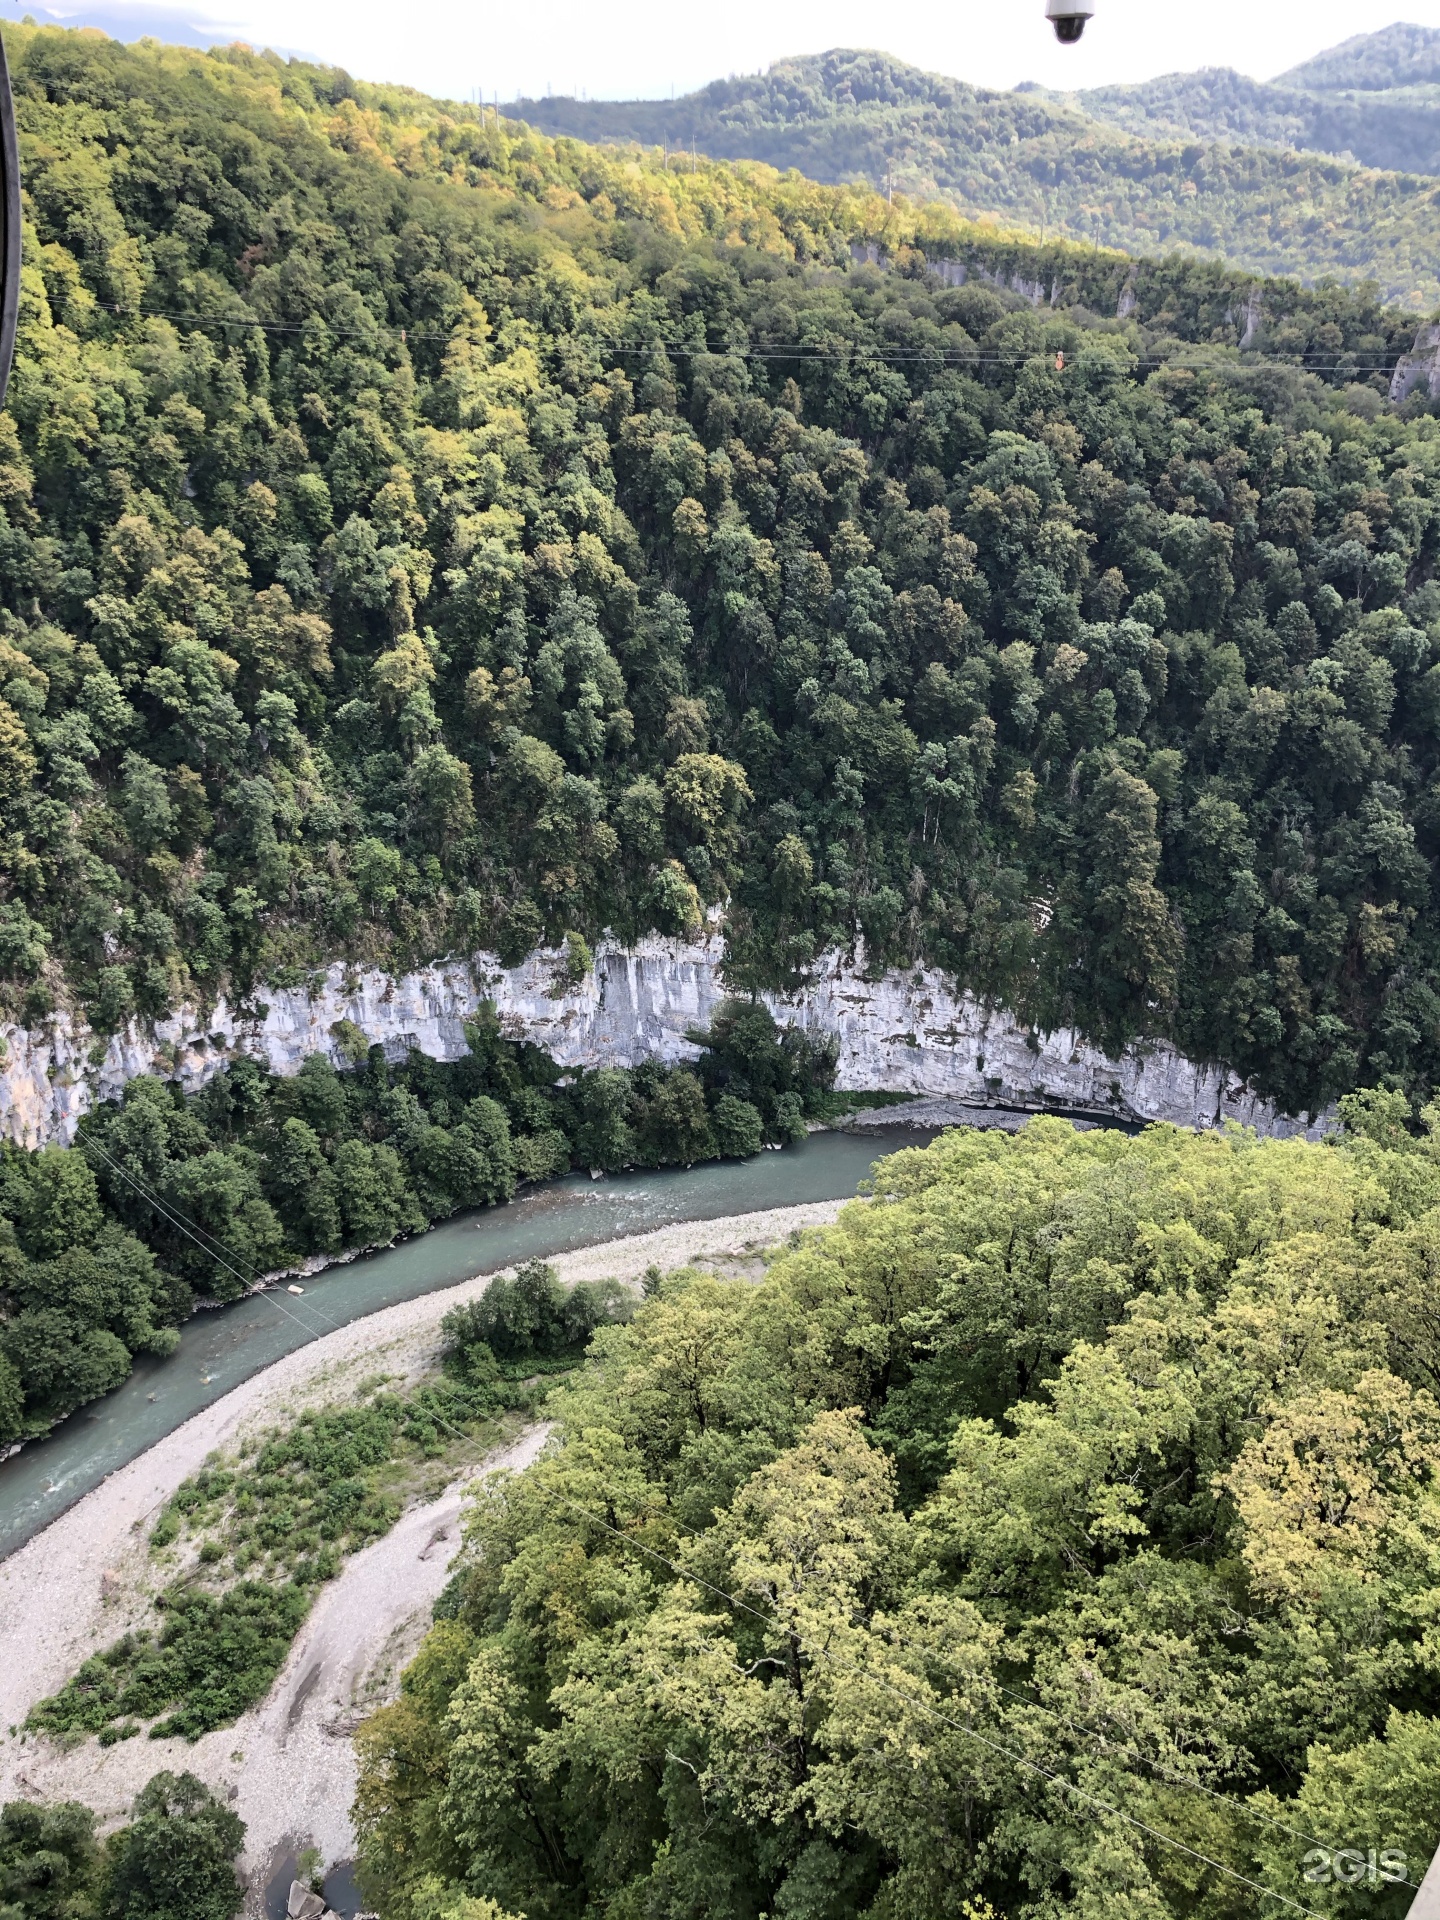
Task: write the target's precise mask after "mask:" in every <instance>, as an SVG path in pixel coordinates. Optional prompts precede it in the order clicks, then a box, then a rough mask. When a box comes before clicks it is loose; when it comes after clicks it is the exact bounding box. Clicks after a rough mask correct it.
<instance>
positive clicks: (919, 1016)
mask: <svg viewBox="0 0 1440 1920" xmlns="http://www.w3.org/2000/svg"><path fill="white" fill-rule="evenodd" d="M722 957H723V944H722V940H721V936H720V934H719V933H718V932H717V931H712V932H710V933H709V934H708V935H707V936H706V937H705V938H703V939H699V940H695V941H684V940H665V939H660V938H658V937H652V938H649V939H645V940H642V941H640V942H639V943H638V944H637V945H636V946H634V947H632V948H628V949H627V948H624V947H621V946H619V945H617V944H615V943H613V942H604V943H602V944H601V945H600V947H599V948H598V949H597V952H596V956H595V970H594V972H593V973H592V974H591V975H590V976H589V977H588V978H587V979H586V980H585V981H584V982H583V984H582V985H580V986H579V987H578V988H576V989H575V990H574V991H567V992H565V993H563V994H561V995H559V996H558V997H557V996H556V994H555V992H554V980H555V975H556V968H557V963H558V956H557V955H556V954H554V953H547V952H544V951H541V952H537V953H534V954H532V955H531V956H530V958H529V959H528V960H526V961H525V963H524V965H523V966H519V967H509V968H507V967H502V966H501V964H500V962H499V961H498V960H497V959H496V958H495V957H494V955H491V954H483V953H482V954H477V955H476V956H475V957H474V958H473V959H472V960H470V961H469V962H464V961H447V962H444V963H441V964H437V965H435V966H430V967H422V968H421V969H420V970H419V971H417V972H415V973H410V974H406V975H404V976H403V977H400V978H398V979H397V978H392V977H391V976H389V975H387V974H385V973H382V972H380V971H379V970H376V969H351V968H347V967H345V966H343V965H340V964H336V965H335V966H332V967H331V968H330V969H329V970H328V971H327V972H326V973H325V974H324V975H323V976H321V977H320V979H319V980H318V982H316V983H315V984H314V986H313V987H312V988H310V989H307V988H304V987H295V988H285V989H279V988H273V989H269V990H267V991H265V992H264V993H263V994H262V995H260V996H257V1003H256V1004H255V1005H254V1006H253V1007H252V1008H251V1009H250V1010H248V1011H242V1010H232V1009H231V1008H229V1007H228V1006H227V1005H226V1003H225V1002H224V1001H223V1000H222V1001H221V1002H220V1003H219V1005H218V1006H217V1007H216V1008H215V1009H214V1011H213V1012H212V1013H210V1014H209V1015H207V1016H206V1017H205V1018H203V1019H201V1018H200V1017H199V1016H198V1015H197V1014H196V1013H195V1012H193V1011H187V1010H182V1011H181V1012H180V1013H178V1014H176V1015H174V1016H172V1017H171V1018H169V1019H167V1020H163V1021H161V1022H159V1023H158V1025H157V1026H156V1027H155V1028H154V1029H153V1030H149V1029H141V1028H140V1027H138V1026H136V1025H133V1024H132V1025H131V1026H129V1027H127V1028H126V1029H125V1031H124V1032H123V1033H120V1034H117V1035H115V1036H113V1037H111V1038H110V1039H108V1040H106V1039H102V1038H98V1037H97V1036H95V1035H93V1034H92V1033H91V1031H90V1029H89V1028H88V1027H87V1026H85V1025H84V1024H83V1022H77V1021H75V1020H73V1019H72V1018H70V1017H69V1016H68V1015H59V1016H57V1017H56V1018H55V1019H53V1020H52V1021H51V1022H50V1023H49V1024H48V1025H47V1026H45V1027H44V1028H37V1029H33V1030H30V1029H26V1028H23V1027H15V1026H9V1025H0V1035H3V1038H4V1042H5V1046H6V1049H7V1057H6V1059H5V1063H4V1065H3V1067H0V1135H3V1136H5V1137H7V1138H9V1139H11V1140H14V1141H16V1142H17V1143H18V1144H20V1145H23V1146H28V1147H37V1146H44V1145H47V1144H49V1143H51V1142H56V1141H58V1142H61V1143H65V1142H68V1141H69V1140H71V1139H72V1138H73V1137H74V1132H75V1126H76V1123H77V1121H78V1120H79V1119H80V1117H81V1115H82V1114H84V1113H86V1112H88V1111H89V1110H90V1108H91V1107H92V1106H93V1105H95V1104H96V1102H98V1101H103V1100H108V1099H114V1098H116V1097H117V1096H118V1095H119V1094H120V1092H121V1090H122V1088H123V1087H124V1085H125V1082H126V1081H127V1080H129V1079H132V1078H133V1077H134V1076H135V1075H136V1074H141V1073H158V1074H160V1075H162V1076H163V1077H165V1078H169V1079H176V1080H179V1081H180V1083H181V1084H182V1085H183V1086H184V1087H185V1088H186V1089H187V1090H191V1091H193V1090H194V1089H195V1088H198V1087H200V1086H203V1085H204V1083H205V1081H207V1080H208V1079H209V1078H210V1077H211V1076H212V1075H213V1074H215V1073H218V1072H220V1071H221V1070H222V1069H223V1067H224V1066H225V1065H226V1063H227V1062H228V1061H229V1060H230V1059H232V1058H234V1057H235V1056H236V1055H239V1054H250V1055H252V1056H254V1057H255V1058H256V1059H259V1060H262V1061H264V1062H266V1063H267V1064H268V1065H269V1067H270V1068H271V1069H272V1070H273V1071H274V1072H276V1073H294V1072H296V1071H297V1070H298V1068H299V1066H300V1063H301V1061H302V1060H304V1059H305V1058H306V1056H307V1055H308V1054H312V1053H324V1054H327V1055H328V1056H329V1057H330V1058H332V1059H334V1060H336V1061H337V1063H338V1062H339V1061H340V1059H341V1058H342V1053H341V1044H340V1040H339V1038H338V1036H337V1034H336V1032H335V1028H336V1026H337V1023H339V1022H342V1021H349V1022H352V1023H353V1025H354V1026H355V1027H358V1028H359V1029H360V1031H361V1032H362V1033H363V1034H364V1035H365V1037H366V1039H367V1040H368V1041H370V1042H371V1043H372V1044H373V1043H376V1042H379V1043H380V1044H382V1045H384V1046H386V1047H387V1049H388V1050H389V1051H390V1052H391V1053H392V1054H393V1055H395V1056H396V1057H400V1056H402V1055H403V1053H404V1051H405V1050H406V1049H407V1048H408V1047H412V1046H413V1047H417V1048H419V1050H420V1051H421V1052H423V1053H427V1054H430V1055H432V1056H433V1057H434V1058H436V1059H440V1060H453V1059H457V1058H458V1057H459V1056H460V1055H461V1054H462V1053H464V1052H465V1050H466V1049H465V1034H464V1023H465V1021H466V1019H467V1018H468V1017H469V1016H470V1015H471V1014H473V1013H474V1012H475V1010H476V1008H477V1007H478V1005H479V1003H480V1002H481V1001H482V1000H484V999H490V1000H493V1001H494V1002H495V1005H496V1007H497V1008H498V1010H499V1012H500V1014H501V1016H502V1018H503V1019H504V1022H505V1024H506V1027H507V1030H509V1031H510V1032H511V1033H513V1034H514V1035H515V1036H516V1037H517V1038H522V1037H523V1038H525V1039H529V1040H533V1041H534V1042H536V1043H537V1044H538V1045H540V1046H543V1047H545V1048H547V1049H548V1050H549V1052H550V1053H551V1054H553V1056H554V1057H555V1059H556V1060H557V1061H559V1063H560V1064H561V1065H562V1066H564V1067H581V1066H586V1067H593V1066H622V1067H623V1066H633V1065H635V1064H636V1063H637V1062H639V1061H640V1060H643V1059H647V1058H659V1059H662V1060H666V1061H677V1060H686V1059H692V1058H694V1055H695V1052H696V1049H695V1047H694V1046H693V1045H692V1044H691V1043H690V1042H689V1041H688V1040H687V1039H686V1037H685V1035H686V1032H687V1030H689V1029H691V1028H694V1027H703V1026H705V1025H706V1024H707V1022H708V1019H709V1016H710V1014H711V1012H712V1011H713V1009H714V1008H715V1006H716V1005H717V1003H718V1002H719V1001H720V1000H722V999H723V998H724V996H725V988H724V984H723V982H722V980H721V976H720V964H721V960H722ZM768 1001H769V1005H770V1006H771V1008H772V1010H773V1011H774V1013H775V1015H776V1017H777V1018H778V1019H780V1020H781V1021H782V1022H789V1023H793V1024H795V1025H797V1026H800V1027H803V1028H807V1029H811V1030H815V1031H819V1032H823V1033H833V1034H836V1035H838V1037H839V1041H840V1066H839V1078H838V1084H839V1086H840V1087H841V1088H846V1089H877V1090H878V1089H886V1090H889V1091H892V1092H903V1093H917V1094H937V1095H948V1096H950V1097H952V1098H960V1099H964V1100H971V1101H976V1102H982V1101H986V1100H989V1101H991V1102H999V1103H1003V1104H1005V1105H1021V1106H1028V1105H1034V1106H1059V1107H1061V1108H1071V1109H1076V1110H1089V1111H1100V1112H1107V1113H1114V1114H1118V1115H1122V1116H1126V1117H1129V1118H1133V1119H1137V1120H1173V1121H1176V1122H1178V1123H1179V1124H1180V1125H1182V1126H1199V1127H1208V1126H1214V1125H1216V1124H1218V1123H1219V1122H1220V1121H1222V1120H1238V1121H1240V1122H1242V1123H1244V1124H1245V1125H1247V1126H1253V1127H1255V1128H1256V1129H1257V1130H1258V1131H1259V1132H1261V1133H1265V1134H1277V1135H1289V1134H1306V1135H1307V1136H1309V1137H1312V1138H1313V1137H1316V1136H1318V1134H1319V1133H1320V1132H1321V1131H1323V1119H1322V1120H1321V1121H1315V1122H1311V1121H1310V1120H1309V1119H1297V1118H1293V1117H1291V1116H1288V1115H1285V1114H1282V1113H1280V1112H1278V1111H1277V1110H1276V1109H1275V1108H1274V1107H1273V1106H1272V1105H1271V1104H1270V1103H1269V1102H1267V1101H1265V1100H1262V1099H1261V1098H1260V1097H1259V1096H1258V1095H1257V1094H1255V1093H1253V1092H1252V1091H1251V1090H1250V1089H1249V1088H1247V1087H1246V1086H1245V1085H1244V1084H1243V1083H1242V1082H1241V1081H1239V1080H1238V1079H1236V1078H1235V1076H1234V1075H1232V1074H1227V1073H1226V1072H1225V1071H1224V1070H1223V1069H1220V1068H1215V1067H1206V1066H1200V1065H1197V1064H1196V1063H1195V1062H1193V1061H1191V1060H1187V1059H1186V1058H1185V1057H1184V1056H1183V1055H1181V1054H1179V1053H1177V1052H1176V1051H1175V1050H1174V1049H1173V1048H1172V1047H1168V1046H1163V1045H1152V1046H1147V1047H1137V1048H1133V1049H1130V1050H1128V1051H1127V1052H1126V1053H1125V1054H1124V1055H1123V1056H1122V1057H1121V1058H1120V1059H1110V1058H1108V1057H1107V1056H1106V1055H1104V1054H1103V1053H1101V1052H1099V1051H1098V1050H1097V1049H1096V1048H1094V1047H1091V1046H1087V1045H1085V1044H1084V1043H1082V1042H1081V1041H1080V1039H1079V1038H1078V1036H1077V1035H1075V1034H1074V1033H1071V1032H1069V1031H1067V1030H1064V1029H1062V1030H1061V1031H1059V1032H1056V1033H1050V1034H1032V1033H1030V1032H1029V1031H1028V1030H1027V1029H1026V1028H1024V1027H1023V1026H1021V1025H1020V1024H1019V1023H1018V1022H1017V1021H1016V1020H1015V1019H1014V1018H1013V1016H1011V1015H1010V1014H1008V1013H1006V1012H1004V1011H1002V1010H999V1009H989V1008H986V1007H985V1006H984V1005H983V1004H982V1003H981V1002H979V1001H978V1000H976V999H975V998H974V996H973V995H971V994H966V993H957V992H956V991H955V990H954V989H953V987H951V986H950V985H949V984H948V983H947V982H946V980H945V978H944V977H943V975H941V974H939V973H937V972H935V971H933V970H931V969H927V968H916V969H914V970H912V971H906V972H903V973H901V972H891V973H887V974H885V975H884V976H883V977H881V978H880V979H876V980H868V979H866V978H865V977H864V967H863V956H847V955H843V954H840V953H834V954H829V955H827V956H826V957H825V958H824V959H823V961H822V962H821V963H820V965H819V966H818V967H817V968H816V970H815V974H814V978H813V980H812V982H811V984H810V985H809V986H808V987H807V988H806V989H805V990H804V991H803V992H802V993H800V994H798V995H796V996H795V997H793V998H790V999H785V998H781V997H779V996H774V995H772V996H768Z"/></svg>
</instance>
